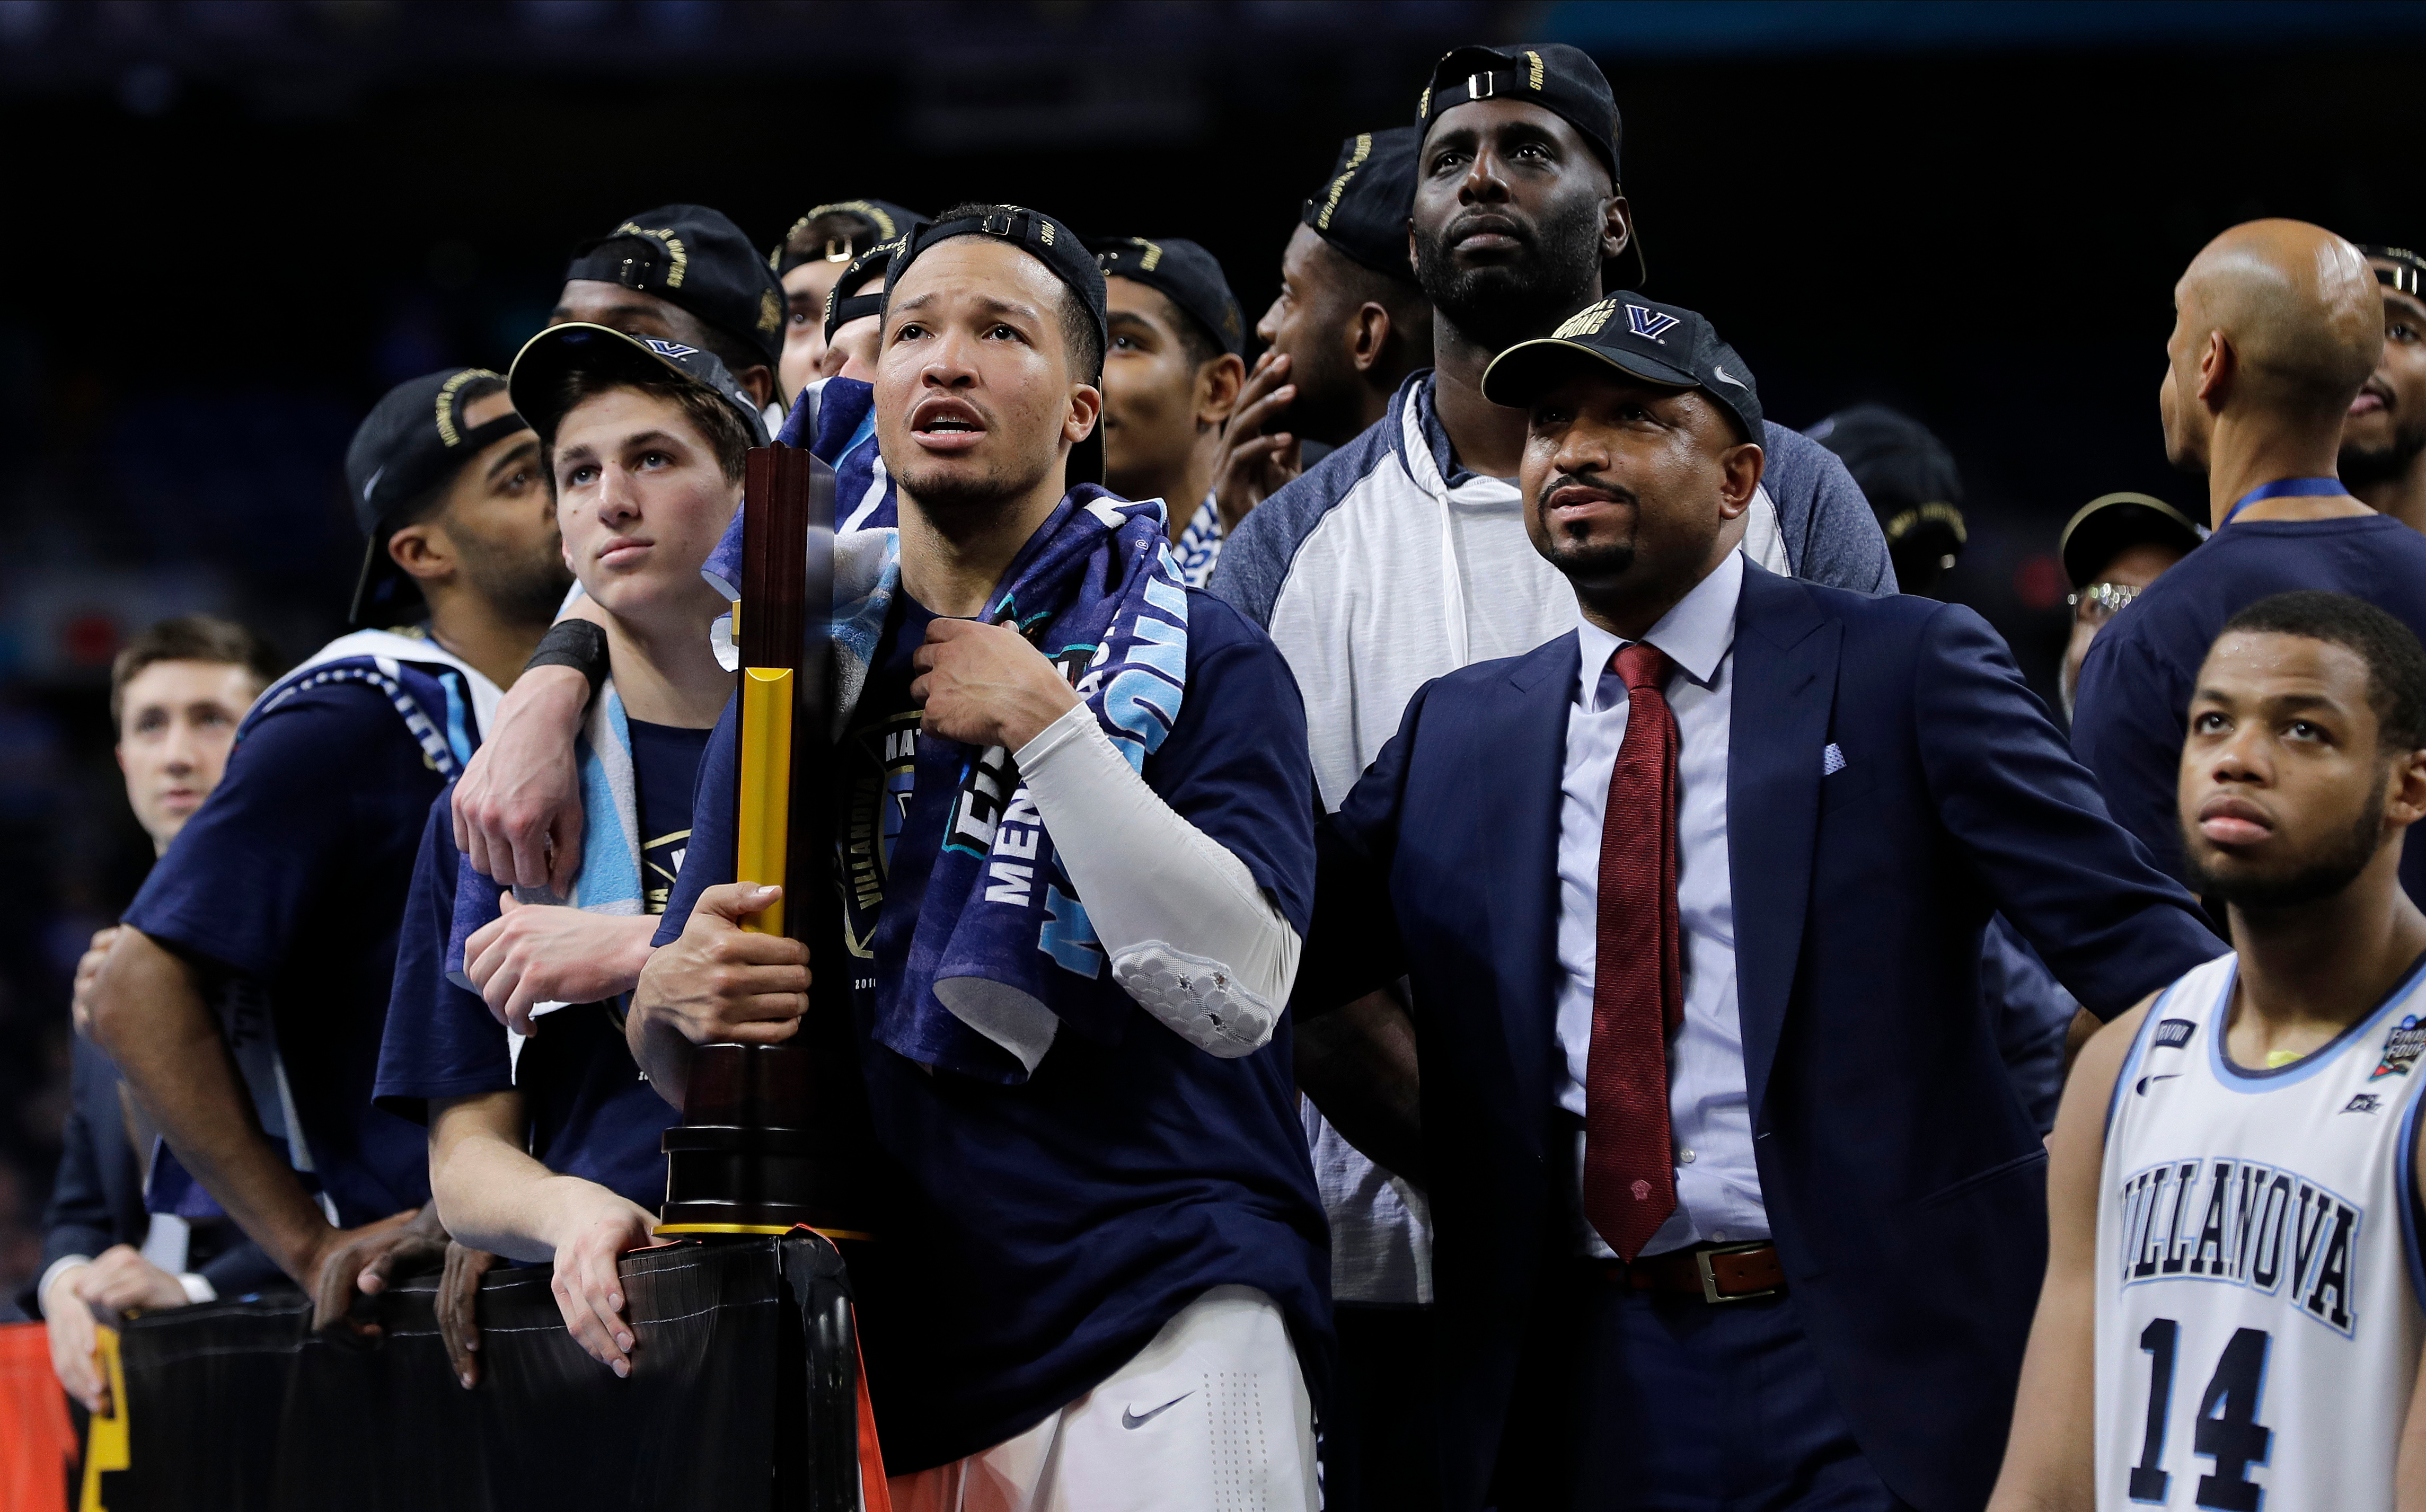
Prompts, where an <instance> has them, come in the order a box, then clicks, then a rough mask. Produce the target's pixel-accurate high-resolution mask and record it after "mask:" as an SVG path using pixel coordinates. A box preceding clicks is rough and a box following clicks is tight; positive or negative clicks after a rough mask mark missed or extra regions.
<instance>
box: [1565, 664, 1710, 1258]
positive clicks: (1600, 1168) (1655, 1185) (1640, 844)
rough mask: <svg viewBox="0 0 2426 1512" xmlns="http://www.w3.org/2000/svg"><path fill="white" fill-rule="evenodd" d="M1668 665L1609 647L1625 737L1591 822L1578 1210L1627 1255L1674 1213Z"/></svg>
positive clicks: (1677, 989) (1679, 1007)
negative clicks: (1596, 827) (1593, 885)
mask: <svg viewBox="0 0 2426 1512" xmlns="http://www.w3.org/2000/svg"><path fill="white" fill-rule="evenodd" d="M1668 670H1669V662H1668V658H1667V656H1666V654H1665V653H1663V652H1662V651H1659V649H1658V648H1657V647H1655V646H1647V645H1643V644H1642V643H1640V642H1638V643H1636V644H1634V645H1631V646H1627V647H1625V648H1624V649H1622V650H1621V651H1618V653H1617V675H1618V676H1619V677H1621V678H1624V679H1625V687H1626V695H1627V703H1626V712H1625V744H1624V745H1623V746H1621V747H1619V748H1618V752H1617V764H1616V765H1615V766H1613V767H1612V768H1610V770H1609V809H1608V812H1606V813H1605V814H1603V816H1602V818H1601V828H1600V919H1599V927H1598V950H1597V954H1596V962H1595V965H1594V967H1593V1027H1592V1054H1591V1056H1590V1058H1589V1059H1588V1060H1587V1061H1586V1063H1585V1069H1584V1182H1583V1186H1584V1216H1585V1217H1586V1218H1588V1219H1590V1220H1591V1222H1592V1226H1593V1228H1594V1229H1595V1230H1597V1231H1599V1233H1600V1236H1601V1238H1602V1239H1603V1240H1605V1241H1607V1242H1608V1244H1609V1247H1610V1248H1611V1249H1614V1250H1616V1251H1617V1253H1618V1256H1619V1258H1620V1259H1623V1260H1626V1261H1631V1260H1633V1259H1634V1258H1635V1257H1636V1256H1637V1255H1639V1254H1641V1253H1642V1247H1643V1246H1644V1245H1646V1244H1648V1243H1650V1242H1651V1236H1652V1235H1653V1234H1654V1233H1656V1232H1658V1229H1659V1226H1660V1225H1661V1224H1663V1223H1665V1222H1667V1221H1668V1215H1669V1214H1672V1213H1674V1212H1675V1211H1676V1166H1675V1160H1674V1152H1673V1151H1672V1150H1670V1149H1669V1138H1668V1036H1669V1034H1670V1033H1671V1032H1673V1031H1674V1029H1675V1028H1676V1026H1677V1025H1678V1024H1679V1023H1681V1022H1683V1021H1684V1017H1685V989H1684V970H1683V962H1682V960H1681V958H1680V957H1679V948H1680V947H1679V943H1678V937H1677V930H1676V718H1675V716H1674V715H1673V714H1671V713H1670V712H1669V709H1668V698H1667V695H1666V694H1665V693H1664V692H1663V691H1662V690H1661V689H1662V685H1663V684H1665V683H1666V682H1667V681H1668Z"/></svg>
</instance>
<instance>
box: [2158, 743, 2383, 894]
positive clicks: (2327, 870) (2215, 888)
mask: <svg viewBox="0 0 2426 1512" xmlns="http://www.w3.org/2000/svg"><path fill="white" fill-rule="evenodd" d="M2391 779H2392V774H2391V773H2390V772H2389V771H2386V772H2382V773H2379V774H2378V775H2377V777H2376V780H2375V790H2374V791H2373V792H2371V793H2369V795H2368V796H2367V806H2366V807H2365V808H2364V809H2362V810H2361V811H2360V812H2359V817H2358V822H2357V823H2356V824H2354V825H2353V826H2352V827H2351V828H2350V830H2349V832H2348V834H2347V835H2346V836H2345V837H2344V838H2343V841H2342V844H2341V845H2340V846H2339V847H2338V848H2337V849H2335V850H2334V851H2332V852H2330V853H2329V854H2327V855H2325V856H2323V857H2321V858H2319V859H2318V860H2316V861H2311V862H2309V863H2308V864H2307V865H2305V866H2304V867H2302V868H2300V869H2299V870H2298V871H2296V872H2293V873H2292V874H2291V875H2290V876H2289V877H2246V876H2243V877H2225V876H2222V875H2219V874H2217V873H2215V872H2210V871H2208V869H2207V868H2206V867H2204V866H2202V865H2200V864H2199V862H2198V859H2197V857H2198V852H2197V851H2196V849H2194V848H2193V847H2192V846H2191V835H2190V834H2188V833H2185V835H2184V836H2183V842H2184V843H2183V855H2184V858H2185V861H2186V863H2187V868H2188V870H2189V872H2190V878H2189V880H2190V884H2191V892H2193V893H2198V894H2199V895H2200V896H2201V897H2207V898H2214V899H2217V900H2219V901H2221V902H2224V903H2231V904H2236V905H2238V906H2240V908H2243V909H2258V910H2261V911H2263V910H2266V909H2296V908H2299V907H2300V906H2302V905H2303V904H2308V903H2318V902H2321V901H2323V900H2324V899H2326V898H2330V897H2334V896H2336V895H2337V894H2338V893H2341V892H2342V890H2343V889H2345V888H2347V887H2349V886H2350V885H2351V884H2352V883H2353V882H2354V881H2356V880H2358V875H2359V873H2361V872H2364V871H2366V870H2367V869H2368V867H2369V864H2370V863H2372V862H2373V861H2374V860H2375V853H2376V852H2377V851H2378V850H2380V849H2382V848H2383V846H2384V796H2385V793H2386V791H2387V790H2388V788H2389V786H2390V783H2391ZM2183 828H2184V829H2185V830H2186V831H2187V830H2188V829H2189V828H2190V827H2189V826H2187V825H2186V826H2184V827H2183Z"/></svg>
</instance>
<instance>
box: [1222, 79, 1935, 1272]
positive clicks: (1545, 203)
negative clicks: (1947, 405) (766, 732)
mask: <svg viewBox="0 0 2426 1512" xmlns="http://www.w3.org/2000/svg"><path fill="white" fill-rule="evenodd" d="M1415 118H1416V119H1415V127H1416V129H1417V130H1418V131H1419V132H1420V133H1421V134H1422V137H1421V143H1420V146H1419V148H1418V152H1417V155H1416V160H1415V193H1414V201H1413V204H1412V208H1411V213H1410V220H1409V225H1408V242H1409V249H1410V254H1411V257H1412V261H1413V264H1414V266H1415V276H1416V280H1417V281H1418V282H1419V283H1420V284H1421V285H1422V288H1423V291H1424V293H1425V294H1426V295H1427V296H1429V297H1430V298H1431V307H1432V349H1433V353H1434V356H1435V359H1436V362H1437V365H1436V366H1435V367H1433V368H1432V369H1431V371H1430V372H1428V373H1422V374H1418V375H1415V376H1414V377H1412V378H1409V379H1408V380H1407V381H1406V382H1405V383H1404V384H1402V385H1401V386H1400V387H1399V392H1398V394H1397V395H1396V396H1395V397H1394V398H1393V400H1392V402H1391V406H1390V411H1389V413H1388V414H1386V415H1384V416H1383V418H1382V419H1381V420H1379V421H1377V422H1376V423H1375V424H1374V425H1373V426H1370V427H1369V428H1367V430H1366V431H1365V432H1364V434H1362V435H1361V436H1358V437H1357V438H1356V439H1355V440H1354V441H1353V442H1350V443H1349V444H1348V445H1346V446H1343V447H1341V448H1340V449H1339V450H1338V451H1336V452H1334V453H1333V454H1332V455H1330V456H1329V457H1326V458H1323V459H1322V461H1321V462H1320V463H1318V464H1317V465H1316V466H1315V467H1313V468H1311V469H1309V470H1308V471H1307V472H1306V474H1305V475H1303V476H1302V477H1300V478H1299V479H1297V481H1295V482H1294V483H1291V484H1289V485H1287V486H1286V487H1285V488H1283V489H1282V490H1281V491H1279V492H1277V493H1275V494H1273V495H1272V496H1271V497H1270V499H1268V500H1266V501H1265V502H1264V503H1263V504H1262V505H1261V506H1260V507H1257V508H1256V510H1255V511H1254V512H1253V514H1251V515H1249V516H1248V517H1247V519H1246V521H1245V523H1242V524H1241V525H1240V526H1239V527H1238V530H1237V534H1236V535H1235V536H1233V537H1232V538H1231V539H1230V541H1229V543H1228V544H1227V546H1226V547H1225V548H1224V552H1223V555H1222V561H1221V566H1220V568H1219V569H1218V570H1217V571H1216V572H1215V574H1214V580H1213V587H1214V591H1215V592H1217V593H1219V594H1221V595H1222V596H1223V597H1224V598H1227V599H1228V600H1229V601H1230V602H1231V603H1234V604H1236V605H1237V606H1238V607H1239V608H1240V609H1241V610H1242V611H1244V612H1245V613H1246V615H1247V616H1248V618H1249V619H1254V620H1256V621H1258V622H1259V623H1262V624H1263V625H1264V626H1265V627H1266V628H1267V629H1268V630H1270V632H1271V635H1272V639H1273V642H1274V643H1275V644H1277V645H1278V646H1279V647H1280V649H1281V652H1282V654H1283V655H1285V656H1286V657H1287V658H1288V661H1289V668H1290V670H1291V671H1293V672H1294V673H1296V675H1297V681H1298V685H1299V686H1300V687H1301V688H1302V689H1303V691H1304V694H1305V706H1306V726H1307V734H1308V738H1309V739H1310V741H1311V743H1312V747H1313V750H1314V770H1315V782H1316V786H1317V787H1318V790H1319V794H1320V798H1321V802H1322V804H1323V806H1324V808H1325V809H1326V810H1328V809H1334V808H1336V807H1337V806H1338V805H1339V803H1340V801H1341V800H1342V799H1343V798H1345V797H1346V796H1347V794H1348V790H1349V789H1350V787H1351V786H1353V785H1354V784H1355V781H1356V778H1357V775H1358V774H1359V773H1361V772H1363V771H1364V770H1365V768H1366V766H1367V764H1369V763H1370V762H1371V761H1372V759H1373V757H1374V755H1375V754H1376V753H1377V752H1378V751H1379V750H1380V749H1381V747H1382V742H1383V740H1385V739H1386V738H1388V736H1389V733H1390V732H1391V731H1392V730H1394V729H1396V728H1397V726H1398V722H1399V716H1400V714H1401V713H1403V712H1404V710H1405V708H1406V704H1407V700H1408V699H1409V698H1411V697H1412V696H1413V695H1414V693H1415V689H1416V688H1418V687H1420V686H1422V685H1423V684H1424V683H1426V682H1427V681H1429V680H1431V678H1434V677H1438V676H1440V675H1441V674H1443V673H1446V672H1449V671H1452V670H1454V669H1456V668H1460V667H1463V666H1465V665H1466V664H1468V663H1470V662H1475V661H1480V660H1484V659H1487V658H1491V657H1496V656H1510V655H1514V654H1516V653H1517V652H1519V651H1526V650H1528V649H1529V648H1531V647H1533V646H1537V645H1539V644H1541V643H1542V642H1543V641H1544V640H1545V639H1547V638H1548V637H1550V636H1552V635H1559V634H1562V633H1564V632H1566V631H1568V630H1571V629H1572V628H1574V625H1575V619H1576V609H1575V601H1574V596H1573V594H1571V593H1570V592H1569V591H1568V590H1567V588H1566V585H1565V583H1564V582H1563V581H1562V580H1561V577H1560V575H1559V573H1558V572H1557V571H1556V570H1555V569H1553V568H1552V567H1550V566H1549V565H1548V564H1547V563H1545V561H1544V560H1543V559H1542V558H1541V556H1540V555H1537V554H1536V553H1535V552H1534V550H1533V548H1532V546H1531V544H1530V543H1529V542H1528V540H1527V539H1526V536H1525V523H1524V515H1523V508H1522V499H1521V497H1520V495H1519V493H1518V491H1517V487H1516V483H1515V474H1516V470H1517V463H1518V460H1519V458H1520V457H1521V455H1522V452H1523V448H1524V442H1525V427H1524V424H1523V417H1522V416H1521V415H1519V414H1517V413H1516V412H1515V411H1513V410H1507V409H1503V408H1501V407H1499V406H1497V405H1494V404H1492V403H1491V402H1490V401H1489V400H1487V399H1486V398H1484V397H1483V394H1482V392H1481V388H1480V383H1481V378H1482V372H1483V369H1484V367H1485V366H1486V365H1487V364H1488V363H1489V362H1490V360H1491V358H1492V357H1493V356H1494V355H1495V354H1496V353H1497V352H1499V351H1500V350H1502V349H1504V348H1505V347H1507V346H1512V345H1513V344H1514V343H1516V342H1518V341H1521V340H1524V339H1526V338H1528V337H1537V336H1543V335H1546V334H1547V333H1548V332H1549V331H1550V330H1552V329H1553V328H1554V327H1556V326H1557V325H1558V324H1559V323H1560V322H1561V320H1563V319H1565V318H1566V317H1567V316H1569V315H1570V314H1574V313H1575V312H1576V311H1577V309H1578V308H1581V307H1584V306H1586V305H1589V304H1591V303H1592V302H1593V301H1594V300H1596V299H1598V298H1601V296H1602V295H1603V294H1604V293H1605V292H1606V291H1607V290H1609V289H1610V288H1616V287H1625V288H1632V287H1639V286H1640V285H1641V284H1642V281H1643V261H1642V244H1641V241H1640V238H1639V237H1638V236H1637V234H1636V232H1635V225H1634V215H1633V210H1632V208H1631V206H1630V205H1629V204H1628V202H1627V201H1626V198H1625V192H1624V188H1623V185H1622V183H1621V179H1620V175H1619V170H1618V137H1619V123H1618V114H1617V106H1616V103H1615V100H1614V98H1613V96H1612V95H1611V93H1610V91H1609V81H1608V80H1607V79H1606V78H1604V77H1603V76H1602V75H1601V72H1600V69H1599V67H1598V66H1597V65H1595V64H1594V63H1593V60H1592V59H1591V58H1589V57H1587V56H1584V55H1583V54H1582V53H1580V52H1578V51H1577V50H1576V49H1575V48H1572V47H1564V46H1560V45H1557V44H1551V43H1544V44H1540V45H1530V44H1528V45H1525V46H1519V47H1507V48H1491V47H1466V48H1460V49H1459V50H1457V51H1456V52H1453V53H1450V54H1449V55H1448V56H1446V57H1444V58H1443V59H1442V60H1441V62H1440V63H1439V65H1438V66H1437V67H1436V68H1435V69H1434V70H1433V72H1432V76H1431V82H1430V83H1429V85H1428V86H1427V87H1426V88H1425V89H1424V91H1423V95H1422V98H1421V100H1420V101H1419V102H1418V105H1417V107H1416V111H1415ZM1646 318H1647V317H1646ZM1759 440H1760V442H1761V444H1762V445H1763V448H1764V451H1765V453H1766V455H1767V457H1768V459H1769V460H1768V466H1767V468H1766V470H1765V471H1764V473H1763V475H1762V476H1761V478H1760V479H1759V480H1757V481H1756V482H1755V487H1754V490H1753V493H1752V498H1751V502H1750V504H1749V505H1748V506H1747V507H1746V508H1745V509H1744V510H1743V511H1742V512H1741V513H1740V514H1739V515H1738V516H1736V517H1734V518H1732V519H1730V520H1729V521H1728V522H1727V523H1726V526H1725V528H1726V529H1727V530H1728V531H1730V532H1731V533H1735V534H1736V535H1739V537H1740V538H1741V539H1743V541H1744V544H1745V546H1746V549H1747V551H1748V552H1749V553H1750V555H1752V557H1753V559H1754V560H1755V561H1758V562H1760V563H1761V564H1763V565H1764V566H1766V567H1769V568H1771V570H1773V571H1791V572H1794V573H1797V574H1799V575H1802V576H1805V577H1809V578H1811V579H1814V580H1816V581H1819V582H1821V583H1826V584H1830V585H1832V586H1835V587H1846V588H1851V589H1853V590H1856V591H1859V592H1866V593H1867V592H1877V591H1880V590H1883V589H1891V588H1892V587H1894V574H1893V572H1892V571H1891V569H1890V568H1889V566H1888V560H1887V553H1886V547H1885V543H1884V541H1883V540H1882V539H1881V538H1880V535H1879V527H1878V523H1877V521H1876V520H1875V519H1874V518H1873V517H1872V515H1871V513H1870V509H1869V507H1868V504H1867V503H1865V502H1864V500H1863V498H1862V495H1861V491H1859V490H1858V489H1857V488H1855V487H1854V486H1853V483H1852V479H1851V478H1850V477H1849V476H1848V475H1846V472H1845V469H1844V467H1843V465H1842V464H1841V463H1840V462H1838V461H1837V460H1836V458H1835V457H1833V456H1831V455H1830V454H1829V453H1828V452H1827V451H1826V450H1825V449H1824V448H1822V447H1821V446H1820V445H1819V444H1818V443H1817V442H1811V441H1808V440H1806V439H1805V438H1803V437H1802V436H1799V435H1796V434H1795V433H1793V432H1791V431H1789V430H1787V429H1786V428H1785V427H1784V426H1775V425H1767V426H1765V428H1764V430H1763V433H1762V435H1761V437H1760V438H1759ZM1412 1047H1413V1038H1412V1036H1411V1034H1410V1033H1409V1031H1408V1029H1407V1020H1406V1009H1405V1006H1404V1005H1402V1004H1400V1003H1399V1002H1398V1001H1397V1000H1396V998H1395V997H1393V996H1391V995H1389V994H1386V993H1383V994H1377V995H1376V996H1375V997H1374V998H1373V1000H1371V1001H1369V1002H1367V1003H1364V1004H1360V1005H1356V1006H1355V1007H1354V1008H1353V1009H1351V1010H1350V1011H1349V1012H1345V1013H1341V1014H1337V1015H1334V1016H1333V1017H1332V1018H1331V1019H1330V1020H1329V1021H1326V1022H1325V1023H1324V1024H1323V1025H1322V1026H1321V1027H1320V1028H1319V1029H1318V1031H1316V1032H1313V1033H1309V1034H1308V1035H1306V1036H1304V1037H1302V1039H1301V1041H1300V1045H1299V1054H1298V1077H1299V1081H1300V1084H1301V1085H1302V1086H1303V1087H1304V1088H1305V1090H1306V1093H1307V1096H1308V1098H1309V1099H1310V1100H1311V1101H1312V1102H1314V1103H1315V1104H1316V1105H1317V1106H1318V1107H1319V1108H1320V1109H1321V1112H1322V1113H1323V1114H1325V1115H1328V1116H1329V1118H1330V1119H1331V1120H1332V1121H1333V1122H1335V1123H1336V1125H1337V1128H1336V1129H1334V1127H1332V1124H1331V1123H1324V1122H1318V1123H1316V1125H1315V1128H1314V1134H1315V1140H1314V1158H1315V1169H1316V1173H1317V1175H1318V1178H1319V1179H1320V1181H1321V1182H1322V1185H1323V1196H1324V1204H1325V1207H1326V1208H1327V1209H1328V1211H1329V1213H1330V1215H1331V1224H1332V1244H1333V1266H1332V1287H1333V1293H1334V1296H1335V1297H1337V1298H1338V1299H1339V1300H1340V1301H1342V1302H1349V1303H1370V1304H1376V1305H1381V1306H1386V1307H1393V1308H1408V1307H1412V1306H1415V1305H1420V1304H1426V1303H1429V1302H1430V1301H1431V1297H1432V1284H1431V1259H1430V1246H1429V1242H1428V1240H1427V1238H1426V1220H1425V1217H1424V1198H1423V1195H1422V1191H1421V1186H1422V1170H1421V1163H1422V1155H1421V1153H1420V1151H1419V1150H1418V1149H1417V1148H1416V1145H1415V1139H1414V1129H1413V1124H1412V1120H1411V1118H1410V1114H1411V1107H1412V1103H1411V1100H1412V1092H1411V1090H1409V1089H1411V1088H1412V1087H1413V1086H1414V1083H1415V1067H1414V1063H1413V1058H1412V1056H1413V1048H1412ZM1343 1130H1344V1131H1347V1133H1348V1134H1349V1137H1348V1138H1343V1137H1341V1133H1340V1131H1343ZM1351 1139H1352V1141H1353V1143H1352V1144H1351V1143H1350V1140H1351ZM1368 1157H1372V1158H1368ZM1377 1159H1378V1161H1379V1164H1378V1165H1377V1164H1375V1161H1376V1160H1377Z"/></svg>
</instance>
